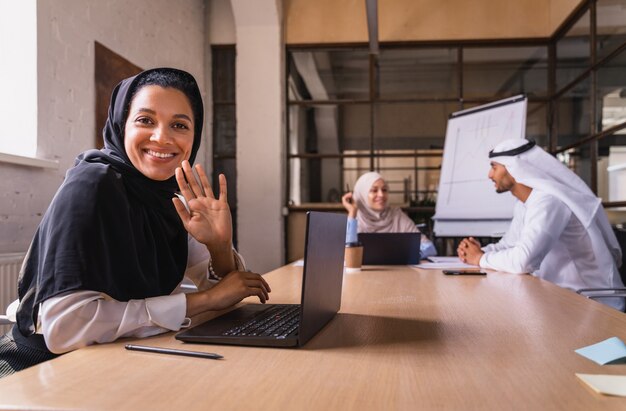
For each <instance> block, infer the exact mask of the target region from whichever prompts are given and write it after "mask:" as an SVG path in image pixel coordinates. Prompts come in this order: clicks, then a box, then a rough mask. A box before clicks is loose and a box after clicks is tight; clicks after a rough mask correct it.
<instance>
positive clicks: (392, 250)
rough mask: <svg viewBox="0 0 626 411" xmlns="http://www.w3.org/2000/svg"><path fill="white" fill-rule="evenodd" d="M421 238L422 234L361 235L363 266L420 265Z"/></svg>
mask: <svg viewBox="0 0 626 411" xmlns="http://www.w3.org/2000/svg"><path fill="white" fill-rule="evenodd" d="M420 238H421V234H420V233H359V242H360V243H361V245H363V264H364V265H407V264H419V260H420Z"/></svg>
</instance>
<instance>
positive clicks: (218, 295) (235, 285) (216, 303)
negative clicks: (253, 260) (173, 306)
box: [186, 271, 272, 317]
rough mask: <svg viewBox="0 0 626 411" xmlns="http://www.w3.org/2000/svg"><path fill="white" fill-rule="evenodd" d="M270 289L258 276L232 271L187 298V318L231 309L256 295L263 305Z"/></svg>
mask: <svg viewBox="0 0 626 411" xmlns="http://www.w3.org/2000/svg"><path fill="white" fill-rule="evenodd" d="M271 291H272V290H271V288H270V286H269V284H268V283H267V281H265V279H264V278H263V277H261V275H260V274H257V273H251V272H248V271H232V272H230V273H228V274H227V275H226V276H224V278H222V280H221V281H220V282H219V283H217V284H215V286H213V287H212V288H209V289H207V290H204V291H200V292H197V293H189V294H186V296H187V314H186V315H187V317H191V316H194V315H197V314H200V313H202V312H204V311H217V310H223V309H225V308H228V307H232V306H233V305H235V304H237V303H238V302H240V301H241V300H243V299H244V298H246V297H250V296H254V295H256V296H257V297H259V301H261V303H262V304H265V302H266V301H267V300H269V298H270V296H269V293H270V292H271Z"/></svg>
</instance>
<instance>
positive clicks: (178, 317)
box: [38, 236, 245, 354]
mask: <svg viewBox="0 0 626 411" xmlns="http://www.w3.org/2000/svg"><path fill="white" fill-rule="evenodd" d="M188 244H189V253H188V259H187V269H186V270H185V274H184V276H185V278H186V279H187V280H190V281H191V282H193V284H195V286H196V287H197V288H198V290H206V289H207V288H210V287H212V286H213V284H214V281H211V280H209V261H210V259H211V255H210V253H209V251H208V250H207V248H206V246H205V245H204V244H201V243H199V242H197V241H196V240H195V239H194V238H193V237H191V236H188ZM233 251H234V250H233ZM234 254H235V260H236V263H237V269H238V270H240V271H244V270H245V265H244V262H243V259H242V258H241V256H239V255H238V254H237V253H236V252H235V251H234ZM183 283H185V280H183V281H182V282H181V284H179V286H178V287H177V288H176V289H175V290H174V291H173V292H172V294H170V295H164V296H159V297H152V298H146V299H139V300H130V301H128V302H125V301H117V300H114V299H113V298H111V297H110V296H108V295H107V294H104V293H101V292H97V291H89V290H80V291H68V292H66V293H63V294H59V295H57V296H55V297H51V298H48V299H47V300H46V301H44V302H43V303H42V304H41V307H40V322H39V324H40V326H39V329H38V332H40V333H42V334H43V336H44V339H45V341H46V345H47V346H48V349H49V350H50V351H52V352H53V353H56V354H61V353H65V352H68V351H72V350H75V349H77V348H81V347H85V346H87V345H91V344H95V343H106V342H111V341H115V340H117V339H118V338H122V337H135V338H143V337H149V336H152V335H156V334H161V333H164V332H168V331H178V330H180V329H181V328H185V327H188V326H189V324H190V322H191V321H190V319H189V318H186V317H185V314H186V311H187V299H186V297H185V294H184V293H183V289H182V287H181V285H182V284H183Z"/></svg>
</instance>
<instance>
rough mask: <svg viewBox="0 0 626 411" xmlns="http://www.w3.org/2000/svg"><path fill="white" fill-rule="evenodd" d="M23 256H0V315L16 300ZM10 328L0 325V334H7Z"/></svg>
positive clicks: (16, 254)
mask: <svg viewBox="0 0 626 411" xmlns="http://www.w3.org/2000/svg"><path fill="white" fill-rule="evenodd" d="M24 255H25V254H24V253H9V254H0V315H2V314H5V313H6V308H7V307H8V305H9V304H11V303H12V302H13V301H14V300H15V299H16V298H17V276H18V274H19V272H20V268H21V267H22V260H23V259H24ZM10 327H11V326H10V325H0V332H1V334H4V333H5V332H7V331H8V330H9V328H10ZM1 334H0V335H1Z"/></svg>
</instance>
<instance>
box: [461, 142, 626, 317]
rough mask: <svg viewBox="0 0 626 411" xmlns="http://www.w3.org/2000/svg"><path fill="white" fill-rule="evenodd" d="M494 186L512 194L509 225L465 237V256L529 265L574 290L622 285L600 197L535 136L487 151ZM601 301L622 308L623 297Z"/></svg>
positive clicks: (502, 265)
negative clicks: (493, 239)
mask: <svg viewBox="0 0 626 411" xmlns="http://www.w3.org/2000/svg"><path fill="white" fill-rule="evenodd" d="M489 158H490V159H491V170H490V171H489V178H490V179H491V180H492V181H493V182H494V183H495V188H496V191H497V192H498V193H504V192H507V191H510V192H511V194H513V195H514V196H515V197H516V198H517V200H518V201H517V202H516V204H515V209H514V212H513V220H512V222H511V226H510V227H509V230H508V231H507V232H506V234H505V235H504V237H503V238H502V239H501V240H500V241H499V242H498V243H496V244H489V245H488V246H486V247H483V248H480V243H478V241H476V240H475V239H473V238H466V239H464V240H463V241H462V242H461V243H460V244H459V248H458V249H457V253H458V255H459V257H460V258H461V260H462V261H464V262H467V263H469V264H474V265H480V266H481V267H483V268H490V269H493V270H498V271H506V272H510V273H531V274H532V275H534V276H536V277H539V278H542V279H544V280H547V281H550V282H553V283H555V284H557V285H559V286H561V287H564V288H568V289H571V290H579V289H582V288H618V287H624V284H623V283H622V280H621V278H620V275H619V271H618V267H619V266H620V264H621V255H622V254H621V249H620V246H619V244H618V242H617V239H616V238H615V234H614V233H613V230H612V229H611V226H610V224H609V221H608V218H607V216H606V213H605V212H604V209H603V208H602V203H601V200H600V199H599V198H597V197H596V196H595V195H594V194H593V192H592V191H591V190H590V189H589V187H588V186H587V185H586V184H585V182H584V181H582V180H581V179H580V177H578V176H577V175H576V174H575V173H574V172H572V171H571V170H569V169H568V168H567V167H565V166H564V165H563V164H562V163H560V162H559V161H558V160H557V159H555V158H554V157H553V156H551V155H550V154H548V153H546V152H545V151H544V150H542V149H541V148H540V147H538V146H536V145H535V143H534V142H532V141H531V142H529V141H528V140H525V139H511V140H505V141H503V142H502V143H500V144H498V146H496V147H495V148H494V150H492V151H491V152H490V153H489ZM600 301H601V302H603V303H605V304H607V305H610V306H612V307H614V308H616V309H618V310H621V311H623V310H624V300H623V299H622V298H603V299H601V300H600Z"/></svg>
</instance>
